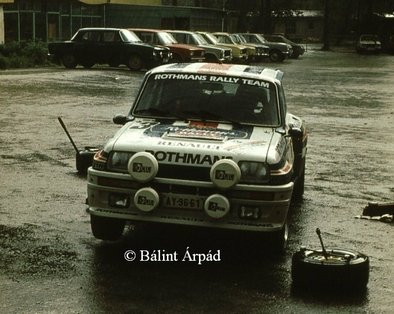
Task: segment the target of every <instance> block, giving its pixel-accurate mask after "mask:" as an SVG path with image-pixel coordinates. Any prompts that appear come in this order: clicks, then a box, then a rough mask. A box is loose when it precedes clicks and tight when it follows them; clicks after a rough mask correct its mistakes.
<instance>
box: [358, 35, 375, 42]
mask: <svg viewBox="0 0 394 314" xmlns="http://www.w3.org/2000/svg"><path fill="white" fill-rule="evenodd" d="M360 38H361V40H369V41H375V40H377V39H378V37H377V36H376V35H361V37H360Z"/></svg>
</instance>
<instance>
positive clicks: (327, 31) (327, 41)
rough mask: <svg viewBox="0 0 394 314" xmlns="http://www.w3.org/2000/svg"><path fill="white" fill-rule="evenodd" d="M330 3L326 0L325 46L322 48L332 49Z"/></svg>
mask: <svg viewBox="0 0 394 314" xmlns="http://www.w3.org/2000/svg"><path fill="white" fill-rule="evenodd" d="M329 19H330V4H329V0H324V24H323V47H322V48H321V50H330V25H329Z"/></svg>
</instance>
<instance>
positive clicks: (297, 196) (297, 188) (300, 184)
mask: <svg viewBox="0 0 394 314" xmlns="http://www.w3.org/2000/svg"><path fill="white" fill-rule="evenodd" d="M304 191H305V159H304V161H303V164H302V171H301V175H300V176H299V177H298V178H297V181H296V182H295V185H294V190H293V196H292V198H293V200H296V201H299V200H301V199H302V196H303V195H304Z"/></svg>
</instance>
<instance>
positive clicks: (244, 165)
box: [238, 161, 269, 184]
mask: <svg viewBox="0 0 394 314" xmlns="http://www.w3.org/2000/svg"><path fill="white" fill-rule="evenodd" d="M238 165H239V168H240V169H241V180H240V182H241V183H252V184H253V183H257V184H258V183H265V182H268V180H269V169H268V167H267V165H266V164H264V163H262V162H255V161H240V162H239V163H238Z"/></svg>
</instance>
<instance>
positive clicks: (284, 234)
mask: <svg viewBox="0 0 394 314" xmlns="http://www.w3.org/2000/svg"><path fill="white" fill-rule="evenodd" d="M288 238H289V225H288V222H287V219H286V221H285V224H284V225H283V227H282V228H281V229H280V230H279V231H275V232H272V233H271V234H270V240H271V241H270V242H271V245H272V246H271V251H272V252H273V253H275V254H279V255H280V254H283V253H285V251H286V247H287V241H288Z"/></svg>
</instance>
